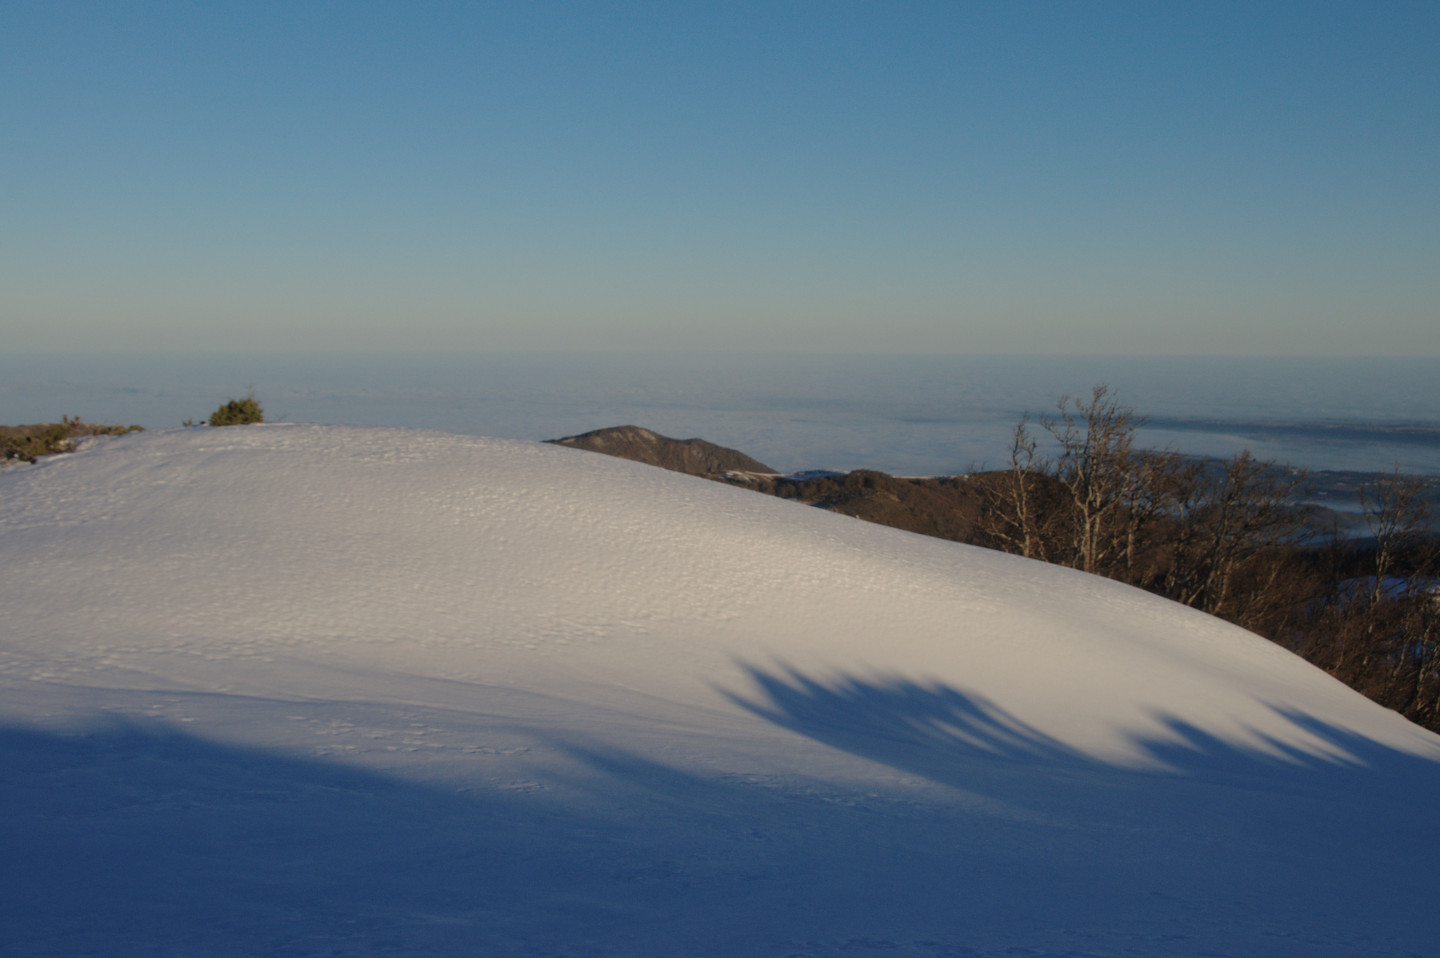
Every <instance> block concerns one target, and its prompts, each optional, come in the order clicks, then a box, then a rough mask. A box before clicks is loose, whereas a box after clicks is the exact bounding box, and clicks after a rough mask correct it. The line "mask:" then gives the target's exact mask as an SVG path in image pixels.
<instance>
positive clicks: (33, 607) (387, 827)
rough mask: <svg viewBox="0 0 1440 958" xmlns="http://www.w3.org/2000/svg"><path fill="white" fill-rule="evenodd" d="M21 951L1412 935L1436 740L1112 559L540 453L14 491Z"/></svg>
mask: <svg viewBox="0 0 1440 958" xmlns="http://www.w3.org/2000/svg"><path fill="white" fill-rule="evenodd" d="M0 610H3V611H0V615H3V626H0V628H3V631H0V720H3V722H4V728H3V729H0V753H3V754H0V848H3V854H0V862H3V863H4V864H3V865H0V869H3V871H0V875H3V880H4V888H5V891H6V894H5V895H4V896H0V929H3V930H4V931H3V934H0V955H33V954H66V955H137V956H138V955H155V954H207V955H214V954H234V955H252V954H276V955H312V954H324V955H376V954H395V955H473V954H519V955H561V954H586V955H640V954H645V955H831V954H845V955H863V954H871V953H875V954H880V953H884V954H887V955H896V954H903V955H999V954H1031V955H1161V954H1163V955H1202V954H1204V955H1256V954H1265V955H1296V956H1302V955H1303V956H1312V955H1318V956H1324V955H1422V954H1428V953H1430V951H1431V949H1432V948H1433V943H1434V941H1435V940H1436V933H1437V932H1440V919H1437V918H1436V917H1435V913H1436V910H1435V909H1434V908H1433V907H1431V902H1430V901H1429V898H1428V896H1429V888H1430V884H1431V876H1432V872H1433V866H1432V859H1433V855H1434V852H1433V850H1434V848H1435V847H1436V840H1437V838H1440V824H1437V823H1436V820H1435V816H1434V815H1433V808H1434V803H1435V800H1436V798H1437V797H1440V739H1437V737H1436V736H1434V735H1431V734H1430V733H1427V732H1424V731H1423V730H1420V729H1418V728H1416V727H1415V726H1412V725H1410V724H1409V723H1406V722H1405V721H1403V720H1402V719H1400V718H1399V717H1398V716H1395V715H1394V714H1393V713H1389V712H1387V711H1384V710H1382V709H1380V708H1379V707H1377V706H1375V705H1373V704H1372V703H1369V702H1368V701H1366V700H1364V699H1363V698H1361V697H1360V696H1358V695H1356V694H1355V693H1353V692H1351V691H1350V690H1348V689H1346V688H1344V687H1343V686H1341V685H1340V684H1339V683H1337V682H1334V681H1332V680H1331V679H1329V678H1328V677H1326V676H1325V675H1323V674H1322V673H1320V672H1318V671H1316V670H1314V669H1312V668H1311V667H1309V666H1308V665H1306V664H1304V663H1303V662H1301V661H1300V660H1299V659H1297V658H1294V657H1292V656H1290V655H1288V654H1287V653H1285V652H1284V651H1283V650H1280V649H1278V648H1277V647H1275V646H1273V645H1270V644H1269V643H1266V642H1264V641H1263V640H1261V639H1259V638H1257V637H1255V636H1253V635H1250V634H1249V633H1246V632H1243V631H1241V630H1238V629H1235V628H1233V627H1230V626H1228V625H1225V624H1223V623H1221V622H1218V621H1216V620H1214V619H1210V618H1208V617H1205V616H1202V615H1199V614H1197V613H1194V612H1193V611H1190V610H1187V609H1184V608H1181V607H1179V606H1176V605H1173V604H1171V603H1168V602H1165V601H1163V600H1160V599H1157V598H1155V597H1153V596H1148V595H1145V594H1143V593H1140V592H1137V591H1135V590H1132V589H1129V588H1126V587H1123V586H1120V585H1117V584H1115V583H1112V582H1108V581H1105V580H1100V579H1096V578H1092V577H1089V576H1085V575H1082V574H1079V573H1075V572H1071V571H1068V570H1063V569H1058V568H1055V567H1049V566H1043V565H1040V564H1037V563H1032V562H1028V561H1025V560H1020V559H1016V558H1013V557H1008V556H1003V555H999V554H994V553H989V552H985V551H982V550H977V549H973V548H968V547H964V546H959V545H955V544H953V543H948V542H941V541H938V540H930V539H925V538H922V537H918V536H913V535H909V534H905V533H898V532H895V531H894V530H889V529H884V528H881V527H878V526H873V525H869V524H866V523H863V522H859V521H857V520H852V519H847V518H845V517H841V516H837V515H833V514H830V513H825V512H821V511H819V510H813V509H807V508H805V507H802V506H798V505H795V504H792V503H786V502H782V501H778V500H774V499H770V498H768V497H764V496H758V495H755V494H753V493H749V492H746V491H743V490H737V489H733V488H728V487H725V486H722V485H719V484H715V483H710V482H707V481H704V480H699V479H693V478H690V477H686V476H680V475H676V474H673V473H667V472H663V471H661V470H659V469H654V468H650V467H646V466H641V465H638V464H635V463H630V462H625V461H621V460H615V459H610V458H607V457H600V456H595V455H592V454H589V453H585V452H580V451H575V450H568V449H564V448H559V447H555V446H546V445H541V444H535V443H524V442H510V441H494V440H483V439H475V438H469V437H458V436H449V435H442V434H437V433H426V432H418V431H407V430H380V429H359V428H340V427H318V426H303V425H280V426H249V427H237V428H226V429H191V430H182V431H175V432H169V433H155V434H143V435H137V436H128V437H124V438H120V439H114V440H107V441H104V442H100V443H97V444H95V445H93V446H91V447H90V448H87V449H85V450H82V451H81V452H79V453H76V454H73V455H70V456H65V457H56V458H54V459H49V460H42V461H41V462H40V463H39V464H38V465H35V466H30V467H25V468H21V469H17V470H15V471H13V472H9V473H6V474H5V475H3V476H0Z"/></svg>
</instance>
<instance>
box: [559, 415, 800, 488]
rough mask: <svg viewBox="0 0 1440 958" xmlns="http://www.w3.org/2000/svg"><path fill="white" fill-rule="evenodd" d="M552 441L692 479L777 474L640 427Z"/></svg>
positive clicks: (738, 456)
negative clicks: (739, 474) (679, 473)
mask: <svg viewBox="0 0 1440 958" xmlns="http://www.w3.org/2000/svg"><path fill="white" fill-rule="evenodd" d="M549 441H550V442H553V443H555V444H556V445H560V446H570V447H572V448H575V449H588V450H590V451H591V452H600V453H604V454H605V455H607V456H618V457H619V458H621V459H633V460H635V461H636V462H644V463H649V464H650V465H652V466H659V467H660V468H662V469H669V470H671V471H673V472H684V473H688V474H689V475H692V476H707V477H715V476H723V475H725V474H726V473H731V472H752V473H774V472H775V470H774V469H771V468H770V467H769V466H767V465H765V463H763V462H760V461H758V460H755V459H751V458H750V457H749V456H747V455H745V454H744V453H743V452H739V451H737V450H735V449H727V448H726V447H724V446H717V445H715V444H714V443H713V442H706V441H705V440H704V439H671V438H670V437H669V436H662V435H660V434H659V433H657V432H651V431H650V430H649V429H642V428H641V427H639V426H611V427H610V428H608V429H596V430H594V431H592V432H587V433H584V434H583V435H579V436H566V437H565V438H564V439H551V440H549Z"/></svg>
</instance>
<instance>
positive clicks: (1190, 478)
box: [1164, 450, 1305, 625]
mask: <svg viewBox="0 0 1440 958" xmlns="http://www.w3.org/2000/svg"><path fill="white" fill-rule="evenodd" d="M1176 478H1177V482H1176V493H1175V498H1174V509H1175V517H1176V520H1177V526H1176V533H1175V537H1174V541H1173V543H1172V546H1171V558H1170V564H1169V568H1168V569H1167V570H1166V574H1165V584H1164V591H1165V593H1166V594H1167V595H1169V596H1170V597H1171V598H1173V599H1175V600H1176V601H1177V602H1183V603H1184V604H1185V605H1189V606H1193V607H1194V608H1197V609H1201V610H1203V611H1205V612H1209V613H1211V614H1212V615H1219V614H1226V617H1227V618H1230V619H1231V620H1232V621H1236V622H1239V623H1240V624H1242V625H1248V624H1250V621H1251V620H1252V619H1253V618H1254V616H1255V615H1256V613H1257V609H1256V608H1255V606H1256V604H1257V602H1260V601H1261V600H1263V599H1264V598H1266V597H1268V596H1271V595H1274V594H1275V593H1276V590H1275V588H1274V587H1275V585H1276V581H1275V580H1276V579H1278V573H1279V569H1280V568H1281V567H1280V566H1279V565H1278V564H1277V563H1276V561H1275V560H1276V558H1277V555H1276V553H1277V552H1278V551H1280V550H1281V547H1283V546H1286V545H1288V544H1290V543H1293V542H1294V541H1295V540H1296V539H1297V537H1298V536H1299V535H1300V533H1301V532H1303V530H1304V528H1305V523H1304V517H1303V515H1302V514H1301V513H1300V512H1299V511H1298V510H1297V509H1296V508H1295V499H1296V495H1295V493H1296V490H1297V488H1298V487H1299V486H1300V484H1301V483H1302V482H1303V481H1304V478H1305V474H1304V473H1303V472H1292V471H1289V470H1285V469H1281V468H1279V467H1276V466H1275V465H1273V464H1272V463H1268V462H1261V461H1259V460H1257V459H1255V458H1254V457H1253V456H1251V455H1250V452H1249V450H1245V451H1244V452H1241V453H1240V454H1239V455H1237V456H1235V458H1233V459H1231V460H1230V461H1229V462H1227V463H1226V464H1225V466H1224V468H1223V469H1222V470H1220V471H1219V472H1218V473H1217V472H1215V471H1214V470H1211V469H1206V468H1205V466H1204V465H1203V464H1199V463H1192V464H1190V465H1189V466H1187V467H1186V468H1185V470H1184V471H1183V472H1182V473H1181V474H1180V475H1178V476H1177V477H1176ZM1257 566H1264V568H1257ZM1245 572H1249V573H1251V576H1252V578H1253V577H1254V576H1255V575H1256V574H1258V575H1259V576H1260V579H1261V581H1260V582H1256V583H1252V585H1251V588H1250V589H1248V590H1246V591H1247V593H1248V594H1246V595H1243V596H1241V595H1237V594H1236V590H1235V587H1236V585H1237V584H1238V583H1239V581H1240V579H1241V577H1242V573H1245ZM1257 586H1258V587H1257ZM1227 613H1228V614H1227Z"/></svg>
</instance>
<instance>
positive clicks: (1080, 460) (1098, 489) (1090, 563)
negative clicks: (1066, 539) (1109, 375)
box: [1040, 385, 1143, 573]
mask: <svg viewBox="0 0 1440 958" xmlns="http://www.w3.org/2000/svg"><path fill="white" fill-rule="evenodd" d="M1059 411H1060V415H1059V417H1058V418H1057V417H1045V418H1043V419H1041V420H1040V425H1041V426H1043V427H1044V428H1045V430H1046V431H1048V432H1049V433H1050V435H1052V436H1053V437H1055V440H1056V442H1058V443H1059V444H1060V452H1059V456H1058V458H1057V459H1056V462H1055V470H1054V476H1055V478H1056V479H1058V480H1059V482H1060V484H1061V485H1062V486H1063V487H1064V488H1065V491H1066V493H1067V494H1068V499H1069V507H1070V525H1071V536H1070V543H1069V545H1070V552H1071V554H1070V556H1069V561H1067V562H1065V564H1066V565H1069V566H1073V567H1074V568H1077V569H1082V570H1084V571H1085V572H1097V573H1098V572H1103V571H1105V566H1106V564H1107V563H1108V562H1109V561H1110V560H1111V559H1112V558H1113V556H1114V554H1115V551H1116V549H1117V546H1119V544H1120V542H1121V539H1120V538H1119V537H1117V535H1116V534H1115V532H1116V528H1117V525H1118V519H1119V514H1120V512H1121V511H1122V509H1123V507H1124V506H1125V504H1126V501H1127V499H1133V498H1134V496H1135V482H1136V479H1137V472H1138V470H1137V468H1136V462H1135V456H1134V453H1133V452H1132V446H1133V445H1134V440H1135V430H1136V429H1138V428H1139V427H1140V426H1141V425H1142V424H1143V420H1141V419H1137V418H1136V417H1135V411H1134V410H1133V409H1130V408H1129V407H1128V406H1122V405H1120V403H1119V401H1118V400H1116V399H1115V398H1114V397H1113V396H1112V395H1111V394H1110V389H1109V387H1108V386H1104V385H1099V386H1096V387H1095V389H1094V390H1093V391H1092V392H1091V394H1090V399H1089V400H1083V399H1072V398H1071V397H1069V396H1066V397H1064V398H1063V399H1061V400H1060V403H1059Z"/></svg>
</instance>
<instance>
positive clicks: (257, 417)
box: [210, 395, 265, 426]
mask: <svg viewBox="0 0 1440 958" xmlns="http://www.w3.org/2000/svg"><path fill="white" fill-rule="evenodd" d="M264 421H265V410H263V409H261V408H260V403H259V402H257V401H256V399H255V397H254V396H253V395H252V396H246V397H245V398H244V399H232V400H230V401H229V402H227V403H226V404H225V405H223V406H221V407H220V408H219V409H217V410H215V411H214V412H213V413H211V414H210V425H212V426H243V425H246V424H247V423H252V422H264Z"/></svg>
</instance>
